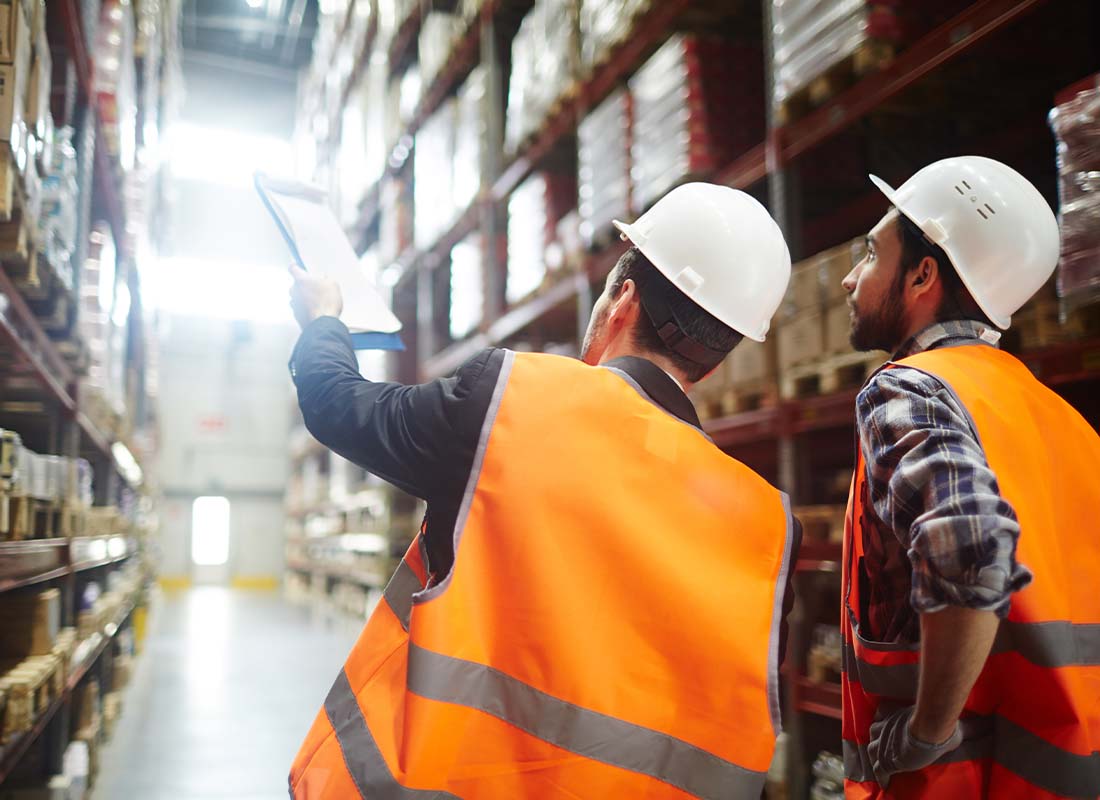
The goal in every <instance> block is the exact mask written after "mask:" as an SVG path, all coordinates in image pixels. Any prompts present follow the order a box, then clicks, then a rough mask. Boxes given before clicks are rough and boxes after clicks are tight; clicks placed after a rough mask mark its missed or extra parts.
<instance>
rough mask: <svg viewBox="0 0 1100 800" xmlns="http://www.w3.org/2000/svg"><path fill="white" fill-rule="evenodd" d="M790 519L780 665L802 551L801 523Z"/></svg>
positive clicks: (795, 518) (781, 626) (784, 657)
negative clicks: (788, 556) (799, 555)
mask: <svg viewBox="0 0 1100 800" xmlns="http://www.w3.org/2000/svg"><path fill="white" fill-rule="evenodd" d="M791 519H792V520H793V522H794V524H793V526H792V530H791V536H793V537H794V542H792V543H791V563H790V566H789V567H788V568H787V585H786V586H784V587H783V617H782V619H780V621H779V663H780V664H782V663H783V662H784V661H786V659H787V642H788V641H789V637H790V625H789V624H788V621H787V620H788V617H790V615H791V611H793V610H794V576H795V569H796V567H797V565H798V552H799V550H801V549H802V523H801V522H800V521H799V519H798V518H797V517H792V518H791Z"/></svg>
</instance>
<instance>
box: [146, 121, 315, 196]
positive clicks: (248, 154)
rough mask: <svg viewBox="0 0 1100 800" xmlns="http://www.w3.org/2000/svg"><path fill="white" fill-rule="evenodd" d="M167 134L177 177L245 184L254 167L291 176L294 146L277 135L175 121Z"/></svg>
mask: <svg viewBox="0 0 1100 800" xmlns="http://www.w3.org/2000/svg"><path fill="white" fill-rule="evenodd" d="M167 138H168V153H169V156H168V163H169V165H170V167H171V170H172V175H173V176H174V177H176V178H181V179H183V180H195V181H204V182H206V183H215V184H218V185H221V186H237V187H241V186H244V187H248V186H251V185H252V176H253V174H255V172H256V171H257V170H261V171H263V172H265V173H267V174H268V175H272V176H275V177H282V178H292V177H294V151H293V148H291V146H290V142H289V141H288V140H286V139H280V138H279V137H277V136H262V135H259V134H253V133H245V132H243V131H235V130H231V129H228V128H214V127H209V126H206V125H195V124H193V123H189V122H177V123H175V124H173V125H172V127H171V128H169V130H168V137H167Z"/></svg>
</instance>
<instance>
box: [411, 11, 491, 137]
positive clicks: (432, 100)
mask: <svg viewBox="0 0 1100 800" xmlns="http://www.w3.org/2000/svg"><path fill="white" fill-rule="evenodd" d="M480 42H481V18H480V17H475V18H474V19H473V20H471V21H470V24H469V26H467V28H466V31H465V33H463V34H462V38H461V39H459V41H458V42H457V43H456V44H455V47H454V49H453V50H452V51H451V55H450V56H449V57H448V59H447V63H446V64H445V65H444V66H443V69H441V70H440V71H439V74H438V75H436V76H435V79H434V80H433V81H432V83H431V85H430V86H429V87H428V90H427V91H426V92H424V94H423V96H422V97H421V98H420V102H419V103H418V104H417V106H416V112H415V113H414V114H413V118H412V120H411V121H410V122H409V126H408V128H407V129H406V131H405V133H406V134H407V135H408V136H415V135H416V132H417V131H418V130H420V126H421V125H423V124H424V122H425V121H426V120H427V119H428V117H430V116H431V115H432V114H434V113H435V112H436V110H437V109H438V108H439V106H440V105H441V104H442V103H443V101H444V100H445V99H446V98H447V97H449V96H450V95H451V94H453V93H454V91H455V90H456V89H457V88H458V86H459V84H461V83H462V81H464V80H466V78H467V77H468V76H469V74H470V73H471V72H472V71H473V68H474V65H475V64H476V63H477V58H478V55H479V53H480V48H479V44H480Z"/></svg>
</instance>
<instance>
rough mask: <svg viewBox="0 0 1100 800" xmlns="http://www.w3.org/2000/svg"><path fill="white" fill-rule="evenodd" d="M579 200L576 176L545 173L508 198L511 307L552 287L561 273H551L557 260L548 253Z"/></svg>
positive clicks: (508, 297)
mask: <svg viewBox="0 0 1100 800" xmlns="http://www.w3.org/2000/svg"><path fill="white" fill-rule="evenodd" d="M576 196H577V179H576V175H574V174H572V173H568V174H567V173H561V172H548V171H543V172H536V173H534V174H533V175H531V176H530V177H529V178H527V180H525V181H524V182H523V183H522V184H520V185H519V186H518V187H517V188H516V190H515V191H514V192H512V194H511V196H510V197H509V198H508V276H507V283H506V288H505V298H506V300H507V301H508V303H510V304H514V303H518V302H520V301H521V300H524V299H526V298H527V297H528V296H530V295H532V294H534V293H536V292H537V291H538V290H539V289H541V288H543V287H544V286H546V285H549V284H550V283H553V282H554V280H555V278H556V277H557V276H556V273H558V272H560V271H561V270H560V269H558V270H551V269H549V266H550V264H551V263H552V262H555V259H550V258H547V251H548V249H549V248H551V246H552V245H553V244H554V242H555V241H556V240H557V227H558V223H559V222H560V221H561V220H562V219H563V217H565V216H566V215H567V214H568V212H569V211H570V210H571V209H572V207H573V206H574V205H575V203H576ZM558 263H560V262H558Z"/></svg>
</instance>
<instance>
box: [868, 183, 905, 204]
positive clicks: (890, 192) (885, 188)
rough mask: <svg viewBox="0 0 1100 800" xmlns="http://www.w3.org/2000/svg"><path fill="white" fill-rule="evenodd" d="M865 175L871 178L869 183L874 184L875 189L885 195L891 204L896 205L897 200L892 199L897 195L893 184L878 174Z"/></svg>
mask: <svg viewBox="0 0 1100 800" xmlns="http://www.w3.org/2000/svg"><path fill="white" fill-rule="evenodd" d="M867 177H868V178H870V179H871V183H873V184H874V185H875V188H876V189H878V190H879V191H880V192H882V193H883V194H884V195H886V199H887V200H889V201H890V204H891V205H893V206H897V202H896V201H895V200H894V197H895V195H897V191H896V190H895V189H894V187H893V186H891V185H890V184H888V183H887V182H886V181H884V180H883V179H882V178H880V177H879V176H878V175H868V176H867ZM899 210H900V209H899Z"/></svg>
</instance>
